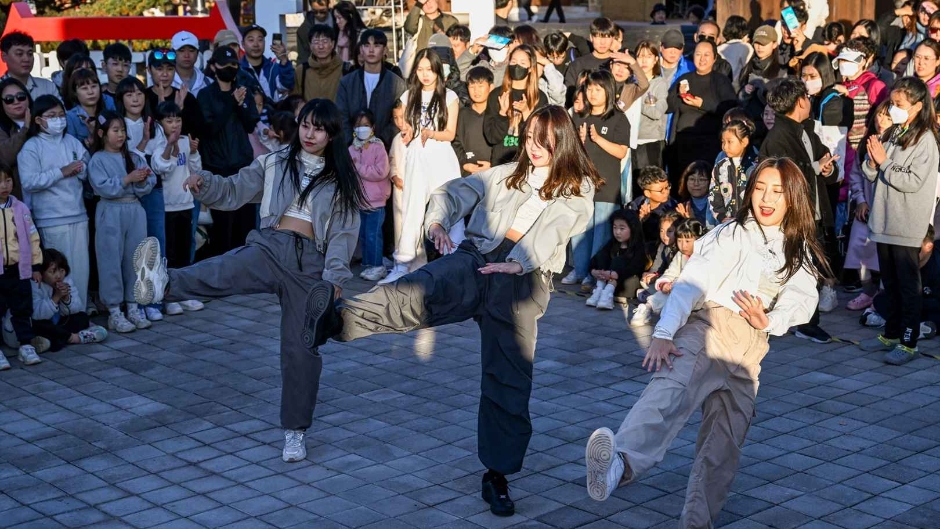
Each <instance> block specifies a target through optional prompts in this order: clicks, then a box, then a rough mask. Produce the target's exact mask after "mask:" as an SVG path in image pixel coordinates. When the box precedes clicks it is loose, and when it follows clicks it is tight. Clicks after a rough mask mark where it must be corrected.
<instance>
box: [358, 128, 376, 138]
mask: <svg viewBox="0 0 940 529" xmlns="http://www.w3.org/2000/svg"><path fill="white" fill-rule="evenodd" d="M355 133H356V137H357V138H359V139H360V140H362V141H366V140H367V139H369V138H371V137H372V127H356V128H355Z"/></svg>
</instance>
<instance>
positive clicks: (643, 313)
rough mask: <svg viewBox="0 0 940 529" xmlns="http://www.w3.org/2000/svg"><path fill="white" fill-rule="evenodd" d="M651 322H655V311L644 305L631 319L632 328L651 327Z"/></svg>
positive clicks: (637, 309)
mask: <svg viewBox="0 0 940 529" xmlns="http://www.w3.org/2000/svg"><path fill="white" fill-rule="evenodd" d="M651 321H653V311H652V309H650V306H649V305H647V304H646V303H643V304H642V305H640V306H638V307H637V308H636V310H635V311H633V317H632V318H630V326H631V327H643V326H644V325H649V324H650V322H651Z"/></svg>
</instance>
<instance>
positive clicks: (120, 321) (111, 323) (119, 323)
mask: <svg viewBox="0 0 940 529" xmlns="http://www.w3.org/2000/svg"><path fill="white" fill-rule="evenodd" d="M108 329H111V330H112V331H114V332H117V333H121V334H124V333H128V332H134V331H136V330H137V326H136V325H134V324H133V323H131V322H129V321H127V318H125V317H124V314H122V313H120V312H115V313H113V314H111V315H110V316H108Z"/></svg>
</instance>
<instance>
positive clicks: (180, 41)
mask: <svg viewBox="0 0 940 529" xmlns="http://www.w3.org/2000/svg"><path fill="white" fill-rule="evenodd" d="M172 47H173V50H174V51H176V75H175V76H174V77H173V88H182V87H183V85H184V84H185V85H186V88H188V89H189V93H190V94H192V95H193V96H194V97H195V96H198V95H199V91H200V90H202V89H203V88H205V87H206V85H208V84H209V80H208V79H207V78H206V75H205V74H204V73H202V72H200V71H199V69H198V68H196V61H197V60H199V39H197V38H196V36H195V35H193V34H192V33H190V32H188V31H180V32H179V33H177V34H176V35H173V40H172Z"/></svg>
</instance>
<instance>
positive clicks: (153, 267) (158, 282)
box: [134, 237, 169, 305]
mask: <svg viewBox="0 0 940 529" xmlns="http://www.w3.org/2000/svg"><path fill="white" fill-rule="evenodd" d="M134 270H135V272H136V275H137V280H136V281H135V282H134V298H135V300H136V301H137V303H139V304H141V305H150V304H153V303H160V302H161V301H163V294H164V293H165V292H166V285H167V283H168V282H169V277H168V276H167V274H166V259H163V258H162V256H161V255H160V242H159V241H157V238H156V237H147V238H146V239H144V240H143V241H141V243H140V244H139V245H137V249H136V250H134Z"/></svg>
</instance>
